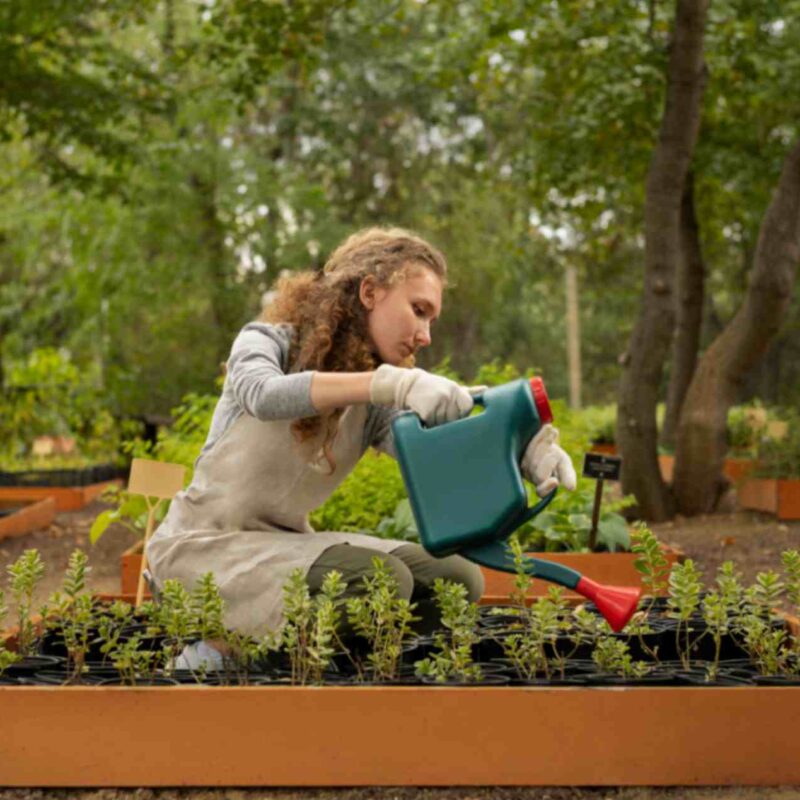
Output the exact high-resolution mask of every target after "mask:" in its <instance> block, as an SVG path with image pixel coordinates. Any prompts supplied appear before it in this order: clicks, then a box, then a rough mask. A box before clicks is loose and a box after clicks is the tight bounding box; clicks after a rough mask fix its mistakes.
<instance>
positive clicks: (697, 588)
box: [667, 558, 702, 669]
mask: <svg viewBox="0 0 800 800" xmlns="http://www.w3.org/2000/svg"><path fill="white" fill-rule="evenodd" d="M701 579H702V572H700V570H699V569H697V568H696V567H695V564H694V561H693V560H692V559H691V558H687V559H686V561H684V562H683V563H682V564H674V565H673V567H672V571H671V572H670V575H669V600H668V605H669V611H668V612H667V614H668V616H669V617H672V618H673V619H675V620H677V625H676V626H675V645H676V647H677V650H678V654H679V656H680V659H681V663H682V664H683V666H684V668H685V669H689V662H690V659H691V651H692V646H693V644H694V641H693V640H692V636H691V634H692V628H691V619H692V617H693V616H694V614H695V613H696V612H697V610H698V608H699V607H700V593H701V590H702V583H701ZM682 628H684V629H685V632H684V637H683V644H681V629H682ZM695 638H697V637H695Z"/></svg>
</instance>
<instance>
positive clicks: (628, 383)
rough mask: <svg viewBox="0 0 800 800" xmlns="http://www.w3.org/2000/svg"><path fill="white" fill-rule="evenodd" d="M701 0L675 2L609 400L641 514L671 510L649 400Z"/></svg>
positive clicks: (664, 346) (691, 104)
mask: <svg viewBox="0 0 800 800" xmlns="http://www.w3.org/2000/svg"><path fill="white" fill-rule="evenodd" d="M707 9H708V0H678V2H677V4H676V12H675V30H674V32H673V37H672V45H671V53H670V59H669V67H668V82H667V95H666V102H665V107H664V114H663V117H662V120H661V130H660V131H659V139H658V144H657V145H656V149H655V151H654V153H653V158H652V160H651V162H650V168H649V171H648V175H647V187H646V200H645V214H644V217H645V270H644V287H643V291H642V303H641V311H640V314H639V318H638V320H637V322H636V325H635V326H634V329H633V332H632V334H631V339H630V343H629V345H628V352H627V353H624V354H623V355H622V356H621V357H620V363H621V365H622V367H623V370H622V379H621V381H620V388H619V396H618V405H617V442H618V444H619V446H620V450H621V452H622V456H623V458H624V459H625V464H624V468H623V471H622V487H623V490H624V491H625V493H626V494H627V493H630V492H632V493H633V494H634V495H635V496H636V500H637V502H638V508H637V509H635V512H636V513H637V514H638V515H639V516H641V517H644V518H646V519H651V520H663V519H668V518H669V517H670V516H671V515H672V509H673V502H672V497H671V495H670V492H669V489H668V488H667V486H665V485H664V482H663V481H662V480H661V474H660V472H659V468H658V452H657V437H658V433H657V428H656V402H657V400H658V391H659V387H660V384H661V377H662V373H663V367H664V359H665V358H666V355H667V352H668V350H669V345H670V340H671V337H672V329H673V325H674V320H675V300H674V291H673V287H674V282H675V273H676V271H677V264H678V262H679V259H680V209H681V197H682V196H683V186H684V183H685V182H686V173H687V172H688V169H689V163H690V161H691V157H692V152H693V150H694V146H695V143H696V141H697V133H698V130H699V127H700V107H701V101H702V97H703V88H704V83H705V79H704V67H703V33H704V28H705V22H706V12H707Z"/></svg>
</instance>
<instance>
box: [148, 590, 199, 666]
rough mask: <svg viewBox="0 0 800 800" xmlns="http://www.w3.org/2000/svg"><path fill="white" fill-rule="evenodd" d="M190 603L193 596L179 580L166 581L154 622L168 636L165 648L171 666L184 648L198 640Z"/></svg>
mask: <svg viewBox="0 0 800 800" xmlns="http://www.w3.org/2000/svg"><path fill="white" fill-rule="evenodd" d="M190 603H191V596H190V594H189V592H188V591H187V590H186V587H185V586H184V585H183V584H182V583H181V582H180V581H179V580H176V579H174V578H168V579H167V580H165V581H164V585H163V587H162V589H161V599H160V602H159V604H158V606H157V607H156V609H155V612H154V621H155V622H156V624H157V625H158V626H159V627H160V629H161V630H162V631H163V632H164V634H165V636H166V639H165V641H164V645H163V646H164V656H165V662H166V664H167V665H171V664H172V663H173V662H174V660H175V659H176V658H177V657H178V656H179V655H180V654H181V652H182V651H183V648H184V647H185V646H186V645H187V644H188V643H189V642H190V641H192V640H193V639H196V638H197V626H196V624H195V620H194V617H193V616H192V614H191V611H190Z"/></svg>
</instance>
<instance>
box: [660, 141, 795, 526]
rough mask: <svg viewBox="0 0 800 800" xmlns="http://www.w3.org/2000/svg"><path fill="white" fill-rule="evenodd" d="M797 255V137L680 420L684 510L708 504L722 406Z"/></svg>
mask: <svg viewBox="0 0 800 800" xmlns="http://www.w3.org/2000/svg"><path fill="white" fill-rule="evenodd" d="M798 260H800V141H798V142H797V143H796V144H795V146H794V148H793V149H792V151H791V152H790V153H789V155H788V156H787V158H786V161H785V162H784V165H783V171H782V173H781V177H780V181H779V182H778V187H777V189H776V190H775V193H774V194H773V196H772V201H771V202H770V205H769V208H768V209H767V213H766V214H765V215H764V220H763V222H762V223H761V230H760V231H759V235H758V243H757V245H756V252H755V256H754V265H753V271H752V273H751V275H750V284H749V286H748V289H747V294H746V295H745V298H744V302H743V303H742V306H741V307H740V308H739V310H738V311H737V313H736V315H735V316H734V318H733V319H732V320H731V321H730V322H729V323H728V325H727V327H726V328H725V330H723V332H722V333H721V334H720V335H719V336H718V337H717V338H716V339H715V340H714V342H713V343H712V345H711V346H710V347H709V348H708V350H707V351H706V353H705V354H704V356H703V358H702V359H701V360H700V363H699V364H698V367H697V370H696V371H695V376H694V378H693V380H692V383H691V385H690V386H689V391H688V392H687V394H686V400H685V401H684V406H683V411H682V412H681V416H680V424H679V426H678V446H677V451H676V458H675V478H674V484H673V489H674V492H675V497H676V499H677V502H678V507H679V510H680V511H681V513H683V514H700V513H704V512H707V511H710V510H712V509H713V507H714V504H715V503H716V500H717V497H718V494H719V487H720V475H721V473H722V466H723V462H724V459H725V451H726V449H727V445H726V440H725V429H726V421H727V417H728V409H729V408H730V407H731V405H733V403H735V402H736V400H737V399H738V393H739V389H740V387H741V385H742V383H743V381H744V380H745V378H746V376H747V373H748V371H750V370H751V369H752V368H753V367H754V366H755V364H757V363H758V360H759V359H760V358H762V357H763V355H764V353H765V352H766V351H767V348H768V347H769V344H770V341H771V340H772V339H773V337H774V336H775V335H776V334H777V332H778V330H779V328H780V325H781V322H782V320H783V318H784V316H785V315H786V312H787V309H788V307H789V303H790V302H791V299H792V288H793V285H794V280H795V273H796V271H797V262H798Z"/></svg>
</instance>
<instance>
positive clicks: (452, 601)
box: [414, 578, 482, 683]
mask: <svg viewBox="0 0 800 800" xmlns="http://www.w3.org/2000/svg"><path fill="white" fill-rule="evenodd" d="M433 592H434V596H435V597H436V604H437V606H438V607H439V611H440V614H441V620H442V627H443V628H444V629H445V630H444V631H439V632H437V633H436V634H434V644H435V646H436V647H437V648H438V651H437V652H436V653H434V654H433V655H431V656H428V657H427V658H423V659H421V660H420V661H417V662H415V664H414V668H415V671H416V673H417V675H418V676H420V677H431V678H434V679H435V680H436V681H439V682H442V683H444V682H445V681H458V682H461V683H469V682H471V681H479V680H480V679H481V678H482V673H481V668H480V666H479V665H478V664H475V663H474V662H473V658H472V649H473V647H474V646H475V645H476V644H477V642H478V634H477V623H478V606H477V604H475V603H471V602H469V600H467V587H466V586H464V585H463V584H461V583H455V582H453V581H447V580H444V579H443V578H436V580H435V581H434V582H433Z"/></svg>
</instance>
